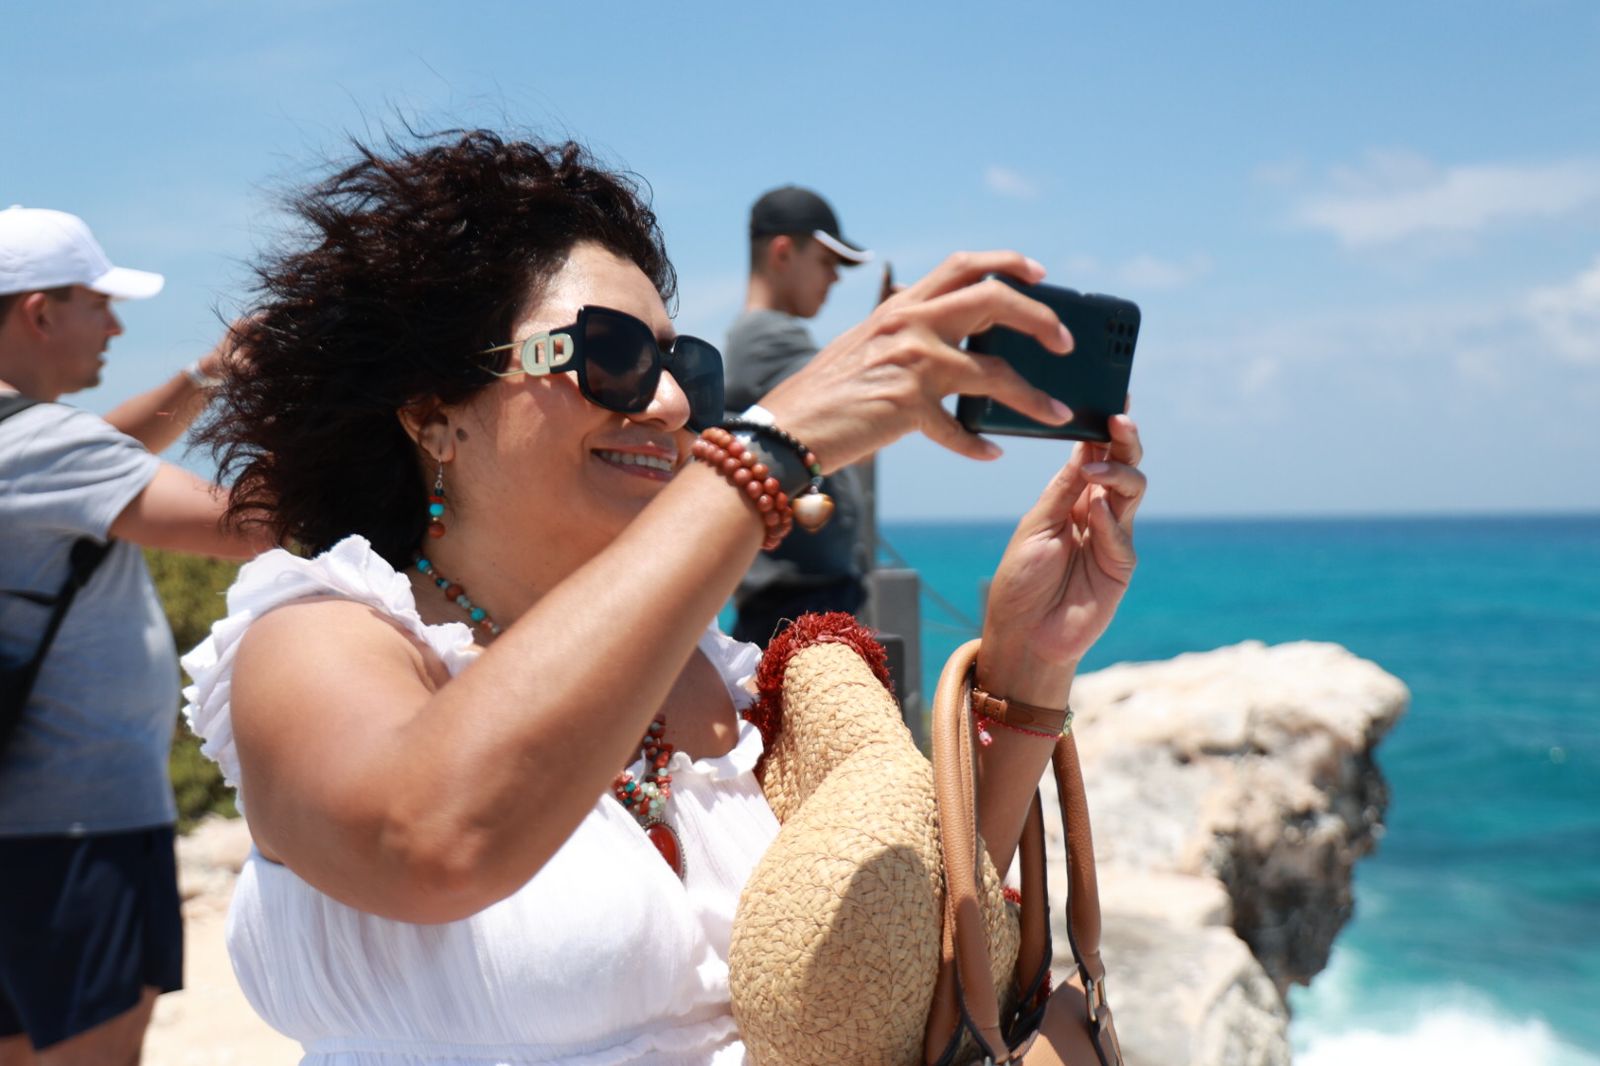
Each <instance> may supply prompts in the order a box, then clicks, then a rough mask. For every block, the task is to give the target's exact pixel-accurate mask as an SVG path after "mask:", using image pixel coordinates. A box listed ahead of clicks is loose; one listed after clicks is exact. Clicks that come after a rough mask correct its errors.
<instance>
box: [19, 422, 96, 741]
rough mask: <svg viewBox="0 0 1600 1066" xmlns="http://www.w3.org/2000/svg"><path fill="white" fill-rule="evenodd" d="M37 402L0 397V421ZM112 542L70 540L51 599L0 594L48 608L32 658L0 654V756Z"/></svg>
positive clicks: (38, 595) (43, 595) (39, 594)
mask: <svg viewBox="0 0 1600 1066" xmlns="http://www.w3.org/2000/svg"><path fill="white" fill-rule="evenodd" d="M38 402H39V401H38V400H29V399H27V398H25V397H23V396H18V395H11V396H0V422H4V421H5V420H6V419H8V418H10V417H11V416H12V415H14V414H17V413H18V412H19V411H26V410H27V409H28V408H30V407H32V406H33V405H34V404H36V403H38ZM115 543H116V541H115V540H114V539H112V538H110V537H107V538H106V540H105V543H101V542H99V541H97V540H95V539H94V538H93V537H79V538H78V539H77V540H75V541H73V542H72V551H71V553H70V555H69V560H70V569H69V571H68V573H67V580H66V583H65V584H63V585H62V586H61V591H59V592H57V593H56V594H55V595H53V596H52V595H50V594H49V593H44V592H25V591H10V590H7V591H4V592H0V595H5V596H16V597H18V598H19V599H24V600H27V601H28V602H30V603H36V604H38V605H39V606H41V607H48V608H50V617H49V618H48V619H46V620H45V624H44V634H43V635H42V636H41V637H40V638H39V643H38V645H37V646H36V647H35V648H34V649H33V654H32V655H30V656H29V657H28V658H26V659H18V660H12V659H10V658H7V657H5V656H3V655H0V755H4V754H5V750H6V748H7V747H8V746H9V745H10V743H11V738H12V737H13V736H15V735H16V732H17V726H18V724H20V723H21V721H22V709H23V708H24V707H25V706H27V703H28V695H29V693H31V692H32V691H33V683H34V682H35V681H36V680H38V678H39V667H41V666H43V665H44V657H45V655H47V654H48V653H49V651H50V645H51V644H52V643H54V641H55V639H56V630H58V629H60V628H61V620H62V619H63V618H65V617H66V616H67V608H69V607H71V606H72V601H73V599H74V598H76V597H77V595H78V590H79V589H81V588H83V586H85V585H87V584H88V583H89V579H90V578H91V577H93V576H94V572H95V569H96V568H97V567H99V565H100V563H101V562H102V561H103V560H104V559H105V557H106V555H108V554H109V553H110V551H111V546H112V545H113V544H115Z"/></svg>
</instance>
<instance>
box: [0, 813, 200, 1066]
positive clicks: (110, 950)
mask: <svg viewBox="0 0 1600 1066" xmlns="http://www.w3.org/2000/svg"><path fill="white" fill-rule="evenodd" d="M146 986H154V987H155V988H157V989H159V990H161V991H162V992H171V991H174V990H176V989H179V988H182V987H183V918H182V915H181V914H180V913H179V909H178V869H177V861H176V857H175V856H174V854H173V846H172V827H171V826H161V827H158V828H155V829H139V830H135V831H133V832H129V833H101V834H97V835H93V836H78V837H68V836H33V837H0V1037H7V1036H16V1035H18V1034H19V1033H27V1034H28V1039H29V1040H30V1041H31V1042H32V1044H33V1046H34V1047H35V1048H46V1047H49V1046H50V1045H52V1044H58V1043H60V1042H61V1041H63V1040H66V1039H67V1038H68V1037H72V1036H76V1035H78V1034H79V1033H82V1032H86V1031H87V1030H89V1029H92V1028H94V1027H95V1026H97V1025H99V1024H101V1023H102V1022H108V1021H110V1020H111V1019H112V1018H115V1017H116V1016H117V1015H119V1014H121V1013H123V1012H124V1011H126V1010H129V1009H131V1008H132V1007H134V1006H135V1005H137V1004H138V1002H139V997H140V996H141V995H142V994H143V992H144V989H145V987H146Z"/></svg>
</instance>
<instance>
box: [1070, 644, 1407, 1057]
mask: <svg viewBox="0 0 1600 1066" xmlns="http://www.w3.org/2000/svg"><path fill="white" fill-rule="evenodd" d="M1407 699H1408V693H1407V691H1406V687H1405V685H1403V684H1402V683H1401V682H1400V681H1399V680H1398V679H1397V678H1395V677H1393V676H1391V675H1389V674H1387V673H1385V672H1384V671H1383V670H1382V669H1380V668H1379V667H1377V666H1376V665H1374V664H1372V663H1370V662H1367V661H1365V660H1363V659H1359V658H1357V657H1355V656H1354V655H1352V654H1350V653H1349V652H1347V651H1345V650H1344V649H1343V648H1341V647H1339V646H1337V645H1333V644H1313V643H1298V644H1284V645H1278V646H1276V647H1270V648H1269V647H1267V646H1265V645H1263V644H1260V643H1256V642H1250V643H1245V644H1240V645H1237V646H1234V647H1230V648H1221V649H1218V650H1217V651H1211V652H1203V653H1197V654H1191V655H1182V656H1179V657H1178V658H1176V659H1172V660H1169V661H1166V662H1158V663H1139V664H1125V665H1120V666H1114V667H1111V668H1109V669H1106V670H1102V671H1099V672H1098V673H1094V674H1086V675H1084V676H1083V677H1081V678H1080V679H1079V680H1078V682H1077V684H1076V685H1075V686H1074V690H1073V700H1072V702H1073V707H1074V709H1075V711H1076V712H1077V718H1076V722H1075V724H1074V727H1073V731H1074V733H1075V734H1076V736H1077V738H1078V750H1079V752H1080V755H1081V757H1082V761H1083V766H1084V776H1085V778H1086V781H1087V788H1088V793H1089V809H1090V813H1091V817H1092V820H1093V824H1094V841H1095V853H1096V856H1097V858H1098V861H1099V870H1100V895H1101V902H1102V907H1103V909H1104V912H1105V933H1104V952H1103V953H1104V956H1105V961H1106V966H1107V970H1108V980H1107V988H1108V990H1109V995H1110V999H1111V1004H1112V1007H1113V1009H1114V1011H1115V1012H1116V1016H1117V1028H1118V1032H1119V1034H1120V1036H1121V1038H1122V1043H1123V1049H1124V1051H1125V1053H1126V1055H1127V1057H1128V1061H1129V1064H1130V1066H1158V1064H1159V1066H1185V1064H1189V1066H1223V1064H1226V1066H1258V1064H1259V1066H1267V1064H1274V1066H1276V1064H1286V1063H1288V1061H1289V1043H1288V1009H1287V1006H1286V1004H1285V1001H1284V993H1285V992H1286V991H1287V989H1288V987H1289V985H1290V984H1292V983H1301V984H1305V983H1308V982H1309V981H1310V980H1311V978H1312V977H1313V976H1315V975H1316V973H1317V972H1318V971H1319V970H1321V969H1322V967H1323V966H1324V965H1326V963H1327V960H1328V952H1329V949H1330V948H1331V947H1332V944H1333V939H1334V937H1335V936H1336V935H1337V934H1338V932H1339V930H1340V928H1341V927H1343V925H1344V923H1345V922H1346V921H1348V920H1349V918H1350V915H1351V912H1352V909H1353V898H1352V894H1351V873H1352V871H1353V869H1354V867H1355V863H1356V861H1357V860H1358V859H1359V858H1361V856H1363V855H1365V854H1367V853H1368V852H1370V851H1371V850H1372V849H1373V847H1375V846H1376V844H1377V841H1378V840H1379V838H1380V837H1381V836H1382V834H1383V822H1382V818H1383V812H1384V807H1385V805H1386V803H1387V800H1388V790H1387V787H1386V786H1385V783H1384V780H1383V776H1382V774H1381V773H1380V772H1379V770H1378V768H1377V765H1376V763H1375V762H1374V759H1373V752H1374V748H1375V747H1376V745H1377V744H1378V742H1379V741H1380V740H1381V739H1382V738H1383V736H1384V734H1385V733H1387V732H1388V730H1389V729H1390V728H1391V727H1392V726H1393V725H1394V723H1395V722H1396V721H1397V720H1398V719H1399V717H1400V715H1401V714H1402V713H1404V711H1405V707H1406V703H1407ZM1046 787H1047V791H1048V792H1050V793H1052V794H1049V795H1047V796H1046V808H1045V809H1046V810H1047V811H1052V810H1054V796H1053V782H1051V781H1049V780H1048V779H1047V780H1046ZM1048 821H1049V819H1047V824H1048ZM1050 846H1051V848H1052V862H1053V864H1054V865H1052V869H1059V868H1060V866H1059V864H1060V863H1061V862H1063V861H1064V859H1063V857H1062V855H1061V851H1062V843H1061V840H1060V837H1059V827H1057V832H1056V833H1055V834H1053V835H1052V838H1051V841H1050ZM1056 885H1057V891H1058V892H1059V891H1061V890H1062V888H1061V879H1060V878H1057V879H1056ZM1057 902H1058V903H1059V900H1058V901H1057ZM1061 918H1062V913H1061V908H1060V907H1059V906H1057V907H1056V908H1055V920H1056V922H1057V929H1056V931H1055V943H1056V967H1057V970H1058V972H1059V973H1065V972H1067V971H1068V970H1070V968H1071V966H1072V956H1071V951H1070V948H1069V947H1068V944H1067V938H1066V930H1065V928H1064V927H1063V926H1062V923H1061Z"/></svg>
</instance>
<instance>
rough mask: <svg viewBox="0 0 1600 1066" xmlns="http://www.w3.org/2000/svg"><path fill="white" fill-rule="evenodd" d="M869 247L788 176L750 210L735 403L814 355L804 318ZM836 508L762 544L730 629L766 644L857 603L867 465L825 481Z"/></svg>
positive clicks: (729, 375) (732, 366) (731, 370)
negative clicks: (818, 522) (769, 547)
mask: <svg viewBox="0 0 1600 1066" xmlns="http://www.w3.org/2000/svg"><path fill="white" fill-rule="evenodd" d="M871 258H872V253H871V252H869V251H867V250H866V249H865V248H859V247H857V246H856V245H855V244H852V243H851V242H850V241H848V240H846V239H845V238H844V237H843V236H842V235H841V234H840V232H839V219H838V216H836V215H835V214H834V213H833V208H832V207H830V206H828V202H827V201H826V200H824V199H823V198H822V197H821V196H818V195H817V194H816V193H814V192H812V191H811V190H810V189H804V188H801V187H800V186H798V185H785V186H783V187H781V188H777V189H773V190H771V191H770V192H767V193H765V194H763V195H762V197H761V198H760V199H759V200H757V201H756V202H755V204H754V206H752V207H751V209H750V281H749V286H748V288H747V290H746V295H745V304H744V313H743V314H741V315H740V316H739V317H738V318H737V319H736V320H735V321H734V323H733V325H732V327H730V328H729V330H728V342H727V345H726V346H725V347H724V348H723V357H724V359H725V360H726V366H725V368H724V374H725V379H726V397H727V404H728V409H729V410H730V411H734V412H740V411H744V410H745V409H746V408H748V407H749V406H750V405H751V404H754V403H755V402H756V401H757V400H759V399H760V398H761V397H762V396H765V395H766V394H767V393H768V392H769V391H771V390H772V388H773V386H775V385H777V384H778V382H780V381H782V380H783V379H784V378H787V377H788V376H789V375H791V374H793V373H795V372H796V371H798V370H799V369H800V368H801V367H803V366H805V365H806V364H807V363H808V362H810V361H811V357H812V356H814V355H816V354H817V342H816V341H815V340H813V339H812V337H811V331H810V330H808V329H807V328H806V326H805V320H806V319H809V318H814V317H816V314H817V312H819V311H821V310H822V305H823V303H824V302H825V301H826V300H827V298H828V290H829V289H831V288H833V286H834V284H835V283H837V282H838V280H839V268H840V267H851V266H858V265H860V264H862V263H865V262H868V261H869V260H870V259H871ZM823 488H824V490H825V491H826V492H827V493H828V495H829V496H831V497H832V499H833V502H834V504H835V506H836V508H837V509H836V510H835V512H834V514H833V517H832V519H831V520H830V521H829V522H828V524H827V525H825V526H823V527H822V528H821V529H820V530H818V531H817V532H815V533H797V534H796V535H794V536H791V537H788V538H786V539H785V540H784V542H783V543H782V544H780V545H779V546H778V547H777V548H776V549H775V550H773V551H771V552H762V553H761V555H760V556H758V557H757V558H756V561H755V562H754V563H752V564H751V566H750V571H749V573H747V574H746V575H745V578H744V580H743V581H742V582H740V584H739V589H738V591H737V592H735V593H734V606H735V607H736V608H737V610H738V617H737V618H736V619H735V620H734V626H733V635H734V636H735V637H737V638H738V639H739V640H744V641H749V642H751V643H754V644H762V645H765V644H766V643H767V641H769V640H770V639H772V636H773V633H774V632H775V630H776V629H777V628H778V626H779V625H780V624H781V623H782V621H783V620H785V619H790V620H792V619H794V618H796V617H798V616H799V615H801V614H803V613H805V612H807V611H852V612H853V611H855V610H857V609H858V608H859V607H860V606H861V603H862V601H863V599H864V598H865V591H864V586H863V580H864V575H865V573H866V571H867V570H868V569H870V568H871V560H870V559H868V558H867V557H866V556H867V549H866V546H865V544H864V541H863V535H862V527H863V525H864V524H865V522H866V515H865V511H866V508H867V507H868V506H869V503H868V499H867V492H866V486H865V484H864V483H863V478H862V473H861V471H859V470H857V469H854V468H850V467H847V468H845V469H843V470H840V471H837V472H836V473H834V474H831V475H829V477H828V479H827V481H826V482H825V484H824V485H823Z"/></svg>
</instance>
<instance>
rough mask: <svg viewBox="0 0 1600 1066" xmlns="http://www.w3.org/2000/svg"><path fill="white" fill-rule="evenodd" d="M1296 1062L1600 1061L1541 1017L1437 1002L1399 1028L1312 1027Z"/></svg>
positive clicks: (1565, 1064)
mask: <svg viewBox="0 0 1600 1066" xmlns="http://www.w3.org/2000/svg"><path fill="white" fill-rule="evenodd" d="M1295 1045H1296V1049H1295V1055H1294V1062H1295V1066H1351V1064H1352V1063H1360V1064H1361V1066H1416V1064H1417V1063H1422V1062H1448V1063H1450V1064H1451V1066H1503V1064H1504V1063H1508V1062H1515V1063H1518V1064H1520V1066H1600V1057H1597V1056H1595V1055H1591V1054H1589V1053H1587V1052H1584V1051H1582V1050H1580V1049H1578V1048H1575V1047H1573V1046H1572V1045H1571V1044H1567V1043H1565V1042H1563V1041H1561V1040H1559V1039H1557V1037H1556V1035H1555V1034H1554V1033H1553V1032H1551V1030H1550V1027H1549V1026H1548V1025H1546V1024H1545V1023H1544V1021H1543V1020H1542V1019H1539V1018H1531V1019H1528V1020H1525V1021H1517V1020H1514V1019H1505V1018H1496V1017H1487V1016H1485V1015H1484V1014H1483V1013H1482V1012H1481V1010H1478V1009H1468V1008H1465V1007H1439V1008H1436V1009H1433V1010H1430V1011H1428V1012H1426V1013H1424V1014H1423V1015H1422V1016H1421V1017H1419V1018H1417V1019H1416V1020H1415V1021H1414V1022H1413V1023H1412V1025H1411V1026H1410V1027H1409V1028H1406V1029H1402V1030H1400V1031H1397V1032H1385V1031H1380V1030H1377V1029H1356V1030H1352V1031H1347V1032H1342V1033H1331V1032H1313V1033H1310V1034H1307V1035H1306V1036H1304V1037H1302V1036H1298V1035H1297V1038H1296V1040H1295Z"/></svg>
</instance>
